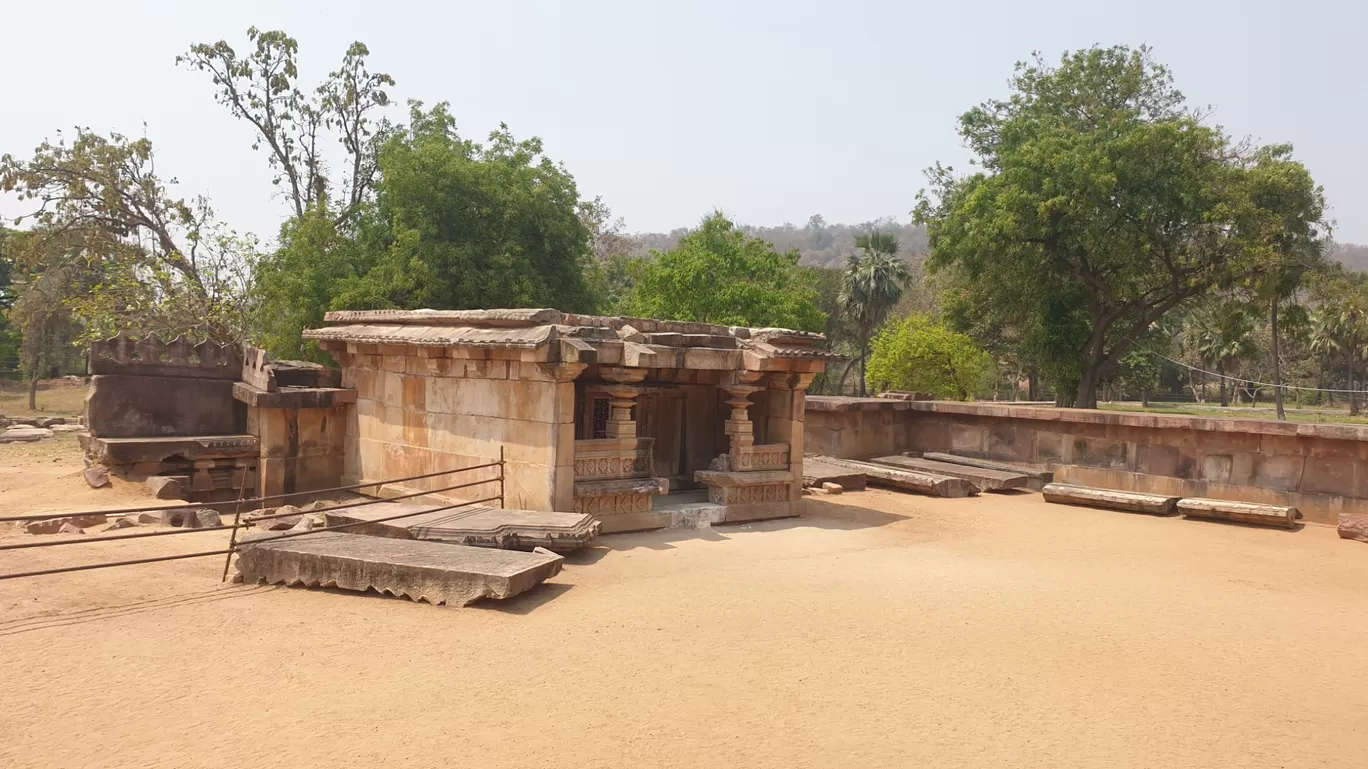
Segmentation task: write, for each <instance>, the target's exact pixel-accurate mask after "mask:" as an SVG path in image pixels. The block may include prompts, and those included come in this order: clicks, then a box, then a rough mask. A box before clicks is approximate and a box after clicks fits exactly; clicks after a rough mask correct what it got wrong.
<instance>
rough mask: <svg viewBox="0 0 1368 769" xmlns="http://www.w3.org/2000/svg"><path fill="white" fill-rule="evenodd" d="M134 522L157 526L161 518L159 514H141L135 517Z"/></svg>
mask: <svg viewBox="0 0 1368 769" xmlns="http://www.w3.org/2000/svg"><path fill="white" fill-rule="evenodd" d="M136 520H137V522H138V523H153V524H159V523H161V522H162V517H161V515H160V514H159V513H153V512H143V513H138V515H137V517H136Z"/></svg>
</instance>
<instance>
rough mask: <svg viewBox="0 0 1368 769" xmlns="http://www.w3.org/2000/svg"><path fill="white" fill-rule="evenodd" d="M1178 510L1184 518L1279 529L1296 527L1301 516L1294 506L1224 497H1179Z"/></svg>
mask: <svg viewBox="0 0 1368 769" xmlns="http://www.w3.org/2000/svg"><path fill="white" fill-rule="evenodd" d="M1178 512H1180V513H1182V514H1183V517H1184V518H1202V519H1206V520H1212V521H1234V522H1236V523H1249V524H1253V525H1255V526H1277V527H1278V528H1281V529H1295V528H1297V519H1298V518H1301V512H1300V511H1299V510H1297V508H1295V507H1282V506H1280V505H1260V504H1255V503H1253V502H1231V501H1229V500H1225V499H1198V498H1191V499H1181V500H1179V501H1178Z"/></svg>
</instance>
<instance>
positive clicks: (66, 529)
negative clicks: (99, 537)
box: [57, 523, 85, 534]
mask: <svg viewBox="0 0 1368 769" xmlns="http://www.w3.org/2000/svg"><path fill="white" fill-rule="evenodd" d="M57 533H58V534H84V533H85V529H83V528H81V527H80V526H75V525H73V524H70V523H64V524H62V528H60V529H58V530H57Z"/></svg>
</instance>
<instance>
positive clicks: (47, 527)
mask: <svg viewBox="0 0 1368 769" xmlns="http://www.w3.org/2000/svg"><path fill="white" fill-rule="evenodd" d="M108 520H109V517H108V516H106V515H105V514H104V513H92V514H90V515H64V516H59V517H57V518H45V519H43V520H41V521H29V522H27V523H25V524H23V529H24V531H25V532H27V533H29V534H56V533H58V532H60V531H61V530H62V527H63V526H67V525H71V526H73V527H75V528H78V529H80V528H84V527H86V526H99V525H100V524H102V523H104V522H105V521H108Z"/></svg>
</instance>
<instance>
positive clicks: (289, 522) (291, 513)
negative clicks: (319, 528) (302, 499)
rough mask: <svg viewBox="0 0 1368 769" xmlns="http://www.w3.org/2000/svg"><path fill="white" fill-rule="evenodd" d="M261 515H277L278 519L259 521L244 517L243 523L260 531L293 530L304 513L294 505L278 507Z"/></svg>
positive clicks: (252, 517)
mask: <svg viewBox="0 0 1368 769" xmlns="http://www.w3.org/2000/svg"><path fill="white" fill-rule="evenodd" d="M261 515H279V516H282V517H280V518H266V519H265V520H261V519H259V518H257V517H256V516H251V515H249V516H246V517H244V518H243V522H244V523H249V524H251V525H252V528H255V529H258V530H260V531H288V530H289V529H292V528H294V527H295V526H296V525H297V524H298V523H299V521H300V520H301V519H303V518H304V511H303V510H300V509H299V508H298V507H295V506H294V505H281V506H280V507H276V508H270V509H267V510H266V512H264V513H261Z"/></svg>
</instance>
